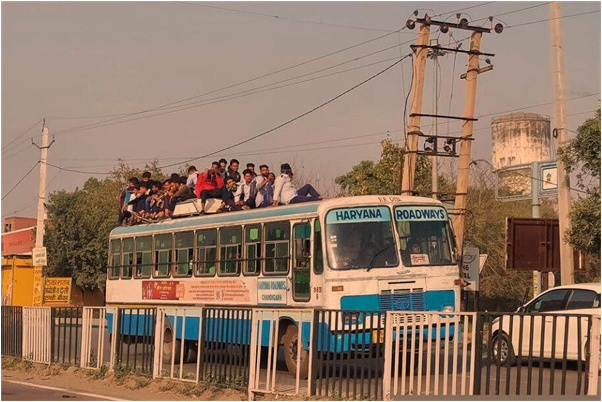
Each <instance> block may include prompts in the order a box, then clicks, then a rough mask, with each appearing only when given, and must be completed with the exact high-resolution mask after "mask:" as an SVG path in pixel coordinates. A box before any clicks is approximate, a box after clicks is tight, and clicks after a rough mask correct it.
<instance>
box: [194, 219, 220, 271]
mask: <svg viewBox="0 0 602 402" xmlns="http://www.w3.org/2000/svg"><path fill="white" fill-rule="evenodd" d="M196 247H197V249H196V250H197V263H196V272H195V275H196V276H214V275H215V264H216V261H217V258H216V257H217V229H207V230H199V231H198V232H196Z"/></svg>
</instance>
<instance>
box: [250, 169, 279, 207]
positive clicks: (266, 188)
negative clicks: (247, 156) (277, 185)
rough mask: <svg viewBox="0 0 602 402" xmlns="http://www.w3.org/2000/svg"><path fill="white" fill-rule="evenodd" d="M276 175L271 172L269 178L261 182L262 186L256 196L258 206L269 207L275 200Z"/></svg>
mask: <svg viewBox="0 0 602 402" xmlns="http://www.w3.org/2000/svg"><path fill="white" fill-rule="evenodd" d="M275 180H276V175H275V174H274V173H272V172H269V173H268V175H267V178H266V179H265V180H263V181H262V182H261V186H260V187H259V190H258V192H257V197H255V204H256V206H257V208H264V207H269V206H271V205H272V204H273V202H274V181H275Z"/></svg>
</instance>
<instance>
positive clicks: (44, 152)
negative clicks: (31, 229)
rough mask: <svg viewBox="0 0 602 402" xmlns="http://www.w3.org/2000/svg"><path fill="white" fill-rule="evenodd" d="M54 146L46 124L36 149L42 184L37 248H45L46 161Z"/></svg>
mask: <svg viewBox="0 0 602 402" xmlns="http://www.w3.org/2000/svg"><path fill="white" fill-rule="evenodd" d="M52 144H54V140H52V142H51V143H50V144H49V143H48V127H46V122H44V128H43V130H42V145H37V144H35V143H34V145H35V146H36V147H38V148H39V149H40V184H39V187H38V220H37V227H36V248H41V247H44V231H45V230H44V216H45V215H46V211H45V206H44V203H45V201H46V161H47V159H48V148H50V147H51V146H52Z"/></svg>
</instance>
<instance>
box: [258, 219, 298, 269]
mask: <svg viewBox="0 0 602 402" xmlns="http://www.w3.org/2000/svg"><path fill="white" fill-rule="evenodd" d="M290 230H291V229H290V223H289V222H274V223H266V225H265V227H264V231H265V234H264V236H265V267H264V269H265V270H264V273H265V274H268V275H269V274H272V275H273V274H286V273H287V272H288V265H289V259H290V255H289V248H290V245H289V240H290Z"/></svg>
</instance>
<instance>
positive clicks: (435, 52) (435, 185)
mask: <svg viewBox="0 0 602 402" xmlns="http://www.w3.org/2000/svg"><path fill="white" fill-rule="evenodd" d="M431 46H436V47H439V41H438V40H437V39H431ZM444 55H445V52H443V51H441V50H439V49H436V48H434V49H431V52H430V53H429V57H430V58H432V59H433V110H434V111H435V116H437V115H438V114H439V99H438V92H437V91H438V89H439V75H438V74H437V70H438V67H439V64H438V62H439V61H438V57H439V56H444ZM438 127H439V126H438V124H437V117H435V118H434V119H433V134H434V135H435V138H437V136H438V134H439V130H438ZM437 159H438V158H437V155H436V152H435V154H434V155H433V161H432V164H431V176H432V177H431V196H432V197H433V198H434V199H437V198H438V194H439V166H438V164H437Z"/></svg>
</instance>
